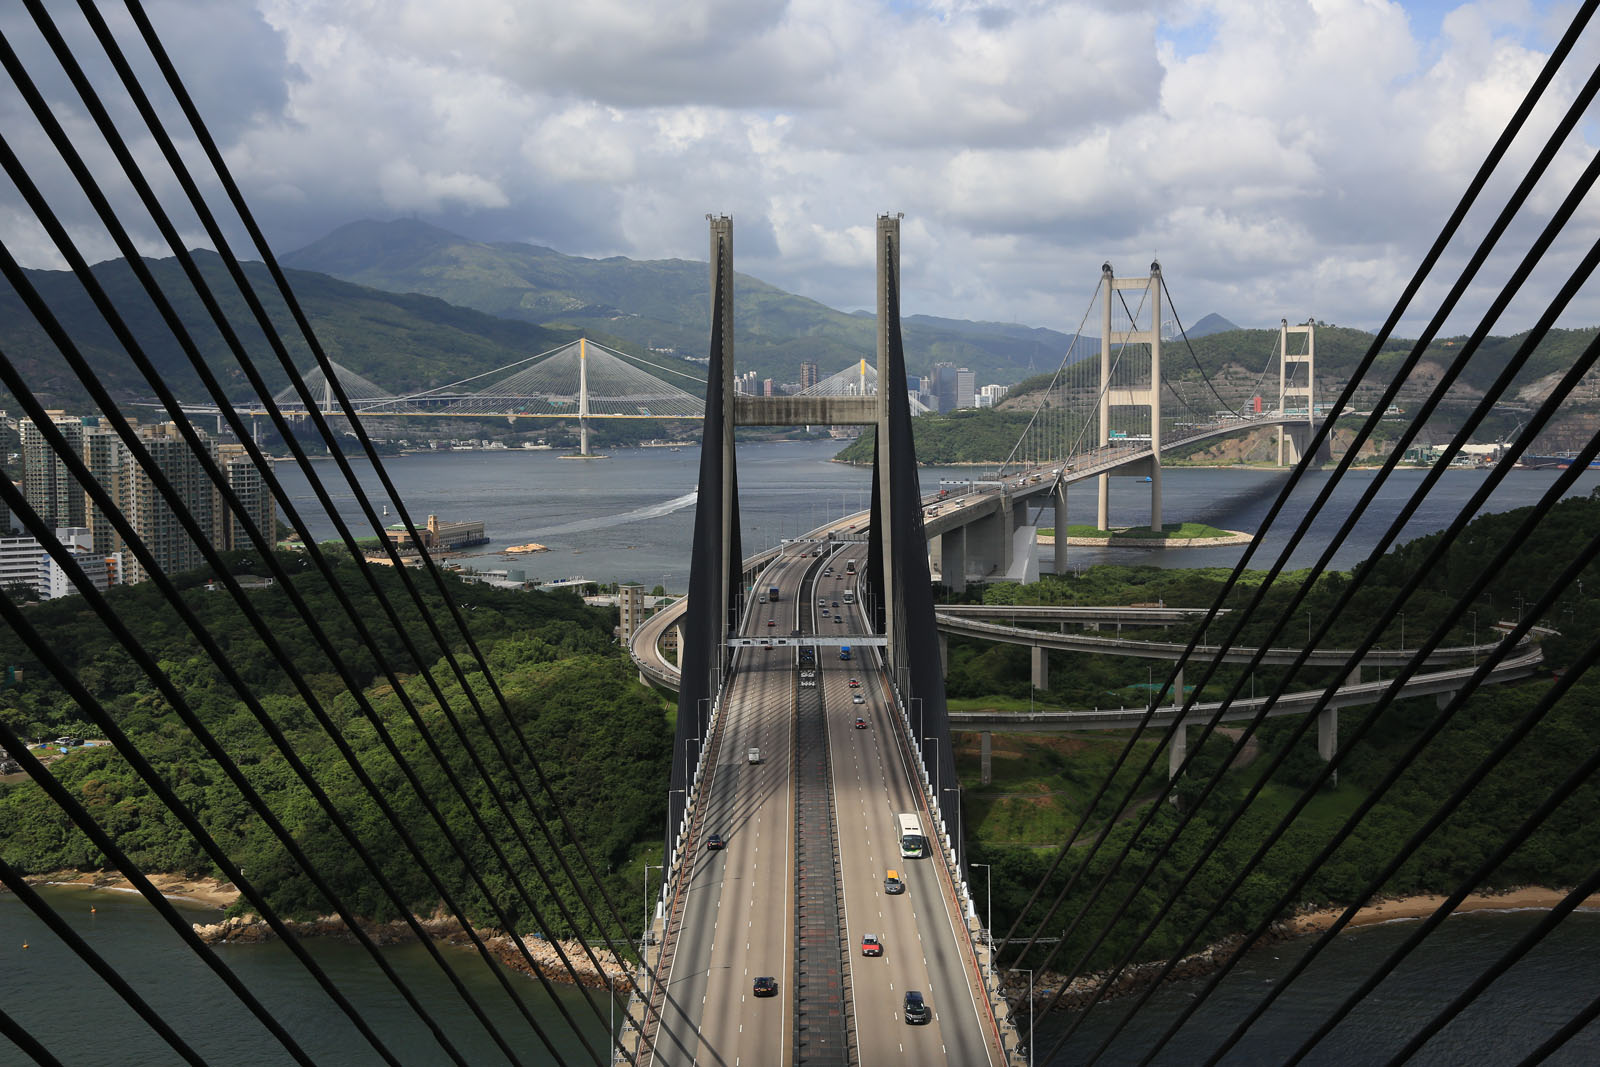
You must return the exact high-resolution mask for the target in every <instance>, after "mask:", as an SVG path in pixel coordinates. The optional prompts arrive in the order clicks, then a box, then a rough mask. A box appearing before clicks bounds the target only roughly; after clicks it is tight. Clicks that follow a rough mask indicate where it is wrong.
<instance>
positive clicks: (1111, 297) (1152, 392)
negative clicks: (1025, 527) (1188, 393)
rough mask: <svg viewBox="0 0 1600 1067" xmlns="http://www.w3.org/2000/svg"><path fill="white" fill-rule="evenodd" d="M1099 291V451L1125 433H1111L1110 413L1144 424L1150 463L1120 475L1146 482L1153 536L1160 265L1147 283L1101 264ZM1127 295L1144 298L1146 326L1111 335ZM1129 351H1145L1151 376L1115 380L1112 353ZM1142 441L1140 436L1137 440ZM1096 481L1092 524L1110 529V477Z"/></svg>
mask: <svg viewBox="0 0 1600 1067" xmlns="http://www.w3.org/2000/svg"><path fill="white" fill-rule="evenodd" d="M1100 272H1101V276H1102V277H1101V282H1102V284H1101V288H1102V289H1103V290H1104V291H1105V302H1104V303H1103V304H1102V305H1101V314H1100V412H1099V419H1098V421H1099V424H1100V447H1101V448H1102V449H1108V448H1110V447H1111V446H1112V445H1113V443H1115V442H1119V441H1122V440H1123V439H1124V438H1125V437H1126V436H1127V433H1126V431H1124V430H1113V429H1112V428H1111V423H1112V409H1113V408H1118V409H1124V410H1125V409H1129V408H1132V409H1134V414H1133V415H1132V417H1131V418H1129V416H1126V415H1123V416H1122V418H1123V419H1125V420H1127V422H1128V425H1131V426H1136V427H1139V428H1140V429H1142V428H1143V426H1142V425H1141V423H1143V422H1145V421H1146V420H1147V421H1148V425H1149V437H1150V458H1149V459H1148V460H1146V461H1143V462H1141V463H1139V464H1137V465H1130V466H1129V467H1127V468H1125V469H1123V470H1121V471H1119V473H1120V474H1124V475H1129V474H1131V475H1135V476H1138V475H1144V476H1147V477H1148V478H1149V480H1150V529H1151V530H1153V531H1155V532H1156V533H1160V532H1161V264H1160V263H1159V262H1152V263H1151V264H1150V275H1149V277H1146V278H1118V277H1117V276H1116V275H1115V274H1114V273H1113V272H1112V270H1111V264H1110V263H1106V264H1103V265H1102V266H1101V268H1100ZM1129 290H1132V291H1135V292H1139V291H1142V292H1143V297H1142V298H1141V300H1140V306H1141V307H1142V306H1144V305H1145V304H1148V305H1149V307H1150V325H1149V326H1148V327H1147V328H1145V329H1140V328H1139V324H1138V323H1137V322H1135V321H1130V322H1129V323H1128V329H1126V330H1116V331H1113V330H1112V328H1111V309H1112V305H1113V303H1115V302H1118V301H1120V300H1121V295H1120V294H1121V293H1123V292H1127V291H1129ZM1128 345H1148V346H1149V347H1150V373H1149V375H1148V376H1145V375H1143V374H1139V373H1138V370H1137V368H1133V369H1132V371H1131V373H1130V372H1124V374H1123V375H1121V376H1119V375H1118V373H1117V370H1118V364H1120V363H1121V357H1120V356H1119V357H1118V359H1117V360H1116V361H1113V359H1112V349H1113V348H1116V349H1118V350H1122V349H1125V348H1126V347H1127V346H1128ZM1140 436H1143V435H1140ZM1096 481H1097V486H1096V488H1097V493H1096V497H1097V502H1098V508H1097V510H1096V519H1097V522H1098V525H1099V528H1100V529H1102V530H1106V529H1110V526H1111V475H1110V474H1102V475H1100V477H1099V478H1098V479H1097V480H1096Z"/></svg>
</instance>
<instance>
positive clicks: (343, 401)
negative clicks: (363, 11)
mask: <svg viewBox="0 0 1600 1067" xmlns="http://www.w3.org/2000/svg"><path fill="white" fill-rule="evenodd" d="M126 6H127V8H128V11H129V13H130V15H131V16H132V17H133V19H134V22H135V24H136V25H137V27H138V29H139V32H140V34H141V36H142V37H143V39H144V41H145V43H146V46H147V47H148V48H149V50H150V53H151V57H152V59H153V60H154V61H155V62H156V65H157V67H158V68H159V69H160V70H161V71H162V74H163V76H164V78H165V79H166V82H167V85H168V87H169V89H170V91H171V92H172V94H173V96H174V99H175V100H176V101H177V102H178V104H179V106H180V108H181V109H182V111H183V113H184V115H185V118H186V120H187V121H188V122H189V125H190V127H191V129H193V131H194V133H195V136H196V138H197V140H198V142H199V144H200V146H201V148H202V150H203V151H204V153H205V155H206V157H207V159H208V160H209V161H210V164H211V166H212V168H213V171H214V172H215V174H216V176H217V178H218V180H219V182H220V183H221V185H222V187H223V188H224V190H225V191H226V193H227V195H228V198H229V201H230V203H231V204H232V205H233V208H234V210H235V212H236V214H237V215H238V217H239V219H240V221H241V223H242V224H243V225H244V227H245V228H246V230H247V232H248V233H249V234H250V237H251V240H252V242H253V243H254V245H255V246H256V248H257V250H258V251H259V252H260V254H261V256H262V260H263V262H264V264H265V265H266V267H267V269H268V271H269V272H270V273H271V275H272V277H273V280H274V282H275V284H276V286H277V288H278V291H279V293H280V295H281V296H282V298H283V299H284V301H285V304H286V306H287V307H288V308H289V310H290V312H291V314H292V315H293V317H294V319H295V322H296V324H297V327H298V328H299V330H300V333H301V335H302V336H303V337H304V339H305V340H306V342H307V344H308V346H309V347H310V349H311V351H312V353H313V355H314V356H315V357H316V359H317V362H318V365H319V366H321V367H322V368H323V369H324V373H327V366H328V362H329V361H328V358H327V355H326V353H325V352H324V351H323V350H322V347H321V345H320V344H319V343H318V341H317V338H316V336H315V333H314V332H313V331H312V330H311V327H310V323H309V321H308V320H307V318H306V316H305V313H304V311H303V310H302V309H301V307H300V304H299V301H298V300H297V299H296V298H295V295H294V292H293V290H292V289H291V288H290V286H289V285H288V281H287V279H286V278H285V276H284V274H283V271H282V269H281V267H280V266H279V265H278V262H277V259H276V257H275V256H274V255H273V254H272V251H271V248H270V246H269V245H268V244H267V242H266V239H265V237H264V235H263V234H262V233H261V230H260V227H259V226H258V225H257V223H256V222H255V219H254V216H253V214H252V213H251V212H250V210H249V207H248V205H247V204H246V203H245V201H244V198H243V195H242V194H241V193H240V191H239V189H238V186H237V184H236V183H235V181H234V180H233V177H232V175H231V173H230V172H229V170H228V168H227V166H226V164H225V162H224V161H223V159H222V155H221V152H220V151H219V150H218V149H217V146H216V143H215V141H214V140H213V139H212V137H211V135H210V132H209V130H208V129H207V128H206V126H205V123H204V121H203V119H202V118H201V116H200V114H199V112H198V109H197V108H196V107H195V105H194V101H193V99H192V97H191V96H190V95H189V93H188V91H187V89H186V88H185V87H184V85H183V82H182V79H181V78H179V77H178V74H177V71H176V69H175V67H174V66H173V64H172V62H171V59H170V57H169V56H168V55H167V53H166V50H165V48H164V46H163V45H162V44H161V42H160V39H159V37H158V36H157V35H156V33H155V31H154V28H153V27H152V26H151V24H150V22H149V20H148V18H147V16H146V15H145V13H144V11H143V8H142V6H141V5H140V4H139V2H138V0H126ZM156 135H157V138H158V140H159V141H161V142H163V145H164V150H170V142H169V140H168V139H167V138H166V137H165V134H164V133H163V132H161V131H159V130H158V131H156ZM225 258H227V259H229V260H230V262H231V259H232V257H231V255H230V256H227V257H225ZM247 298H248V299H251V300H252V301H253V299H254V298H253V295H252V296H249V297H247ZM269 336H271V337H273V338H274V339H275V334H272V335H269ZM274 350H275V352H276V354H277V355H278V358H279V360H280V363H282V364H285V366H286V370H288V372H289V373H290V374H291V376H292V377H297V375H296V373H295V371H294V368H293V365H292V363H291V362H289V360H288V355H287V352H285V351H283V350H282V348H281V345H278V344H275V345H274ZM330 388H331V390H332V392H333V393H334V394H335V396H336V397H337V399H338V400H339V403H340V407H341V410H343V411H345V412H346V413H347V415H349V417H350V418H351V425H352V428H353V431H354V432H355V433H356V435H357V439H358V441H359V442H360V443H361V445H362V448H363V450H364V451H365V454H366V456H367V458H368V460H369V461H370V462H371V464H372V467H373V470H374V472H375V473H376V474H377V475H378V477H379V479H380V481H381V482H382V484H383V486H384V489H385V491H386V492H387V493H388V494H389V496H390V499H391V500H393V501H394V503H395V505H396V510H397V512H398V514H399V517H400V518H401V520H402V523H403V524H404V526H405V527H406V530H407V532H408V533H409V535H410V536H411V538H412V541H413V543H415V544H417V545H418V553H419V556H420V558H421V560H422V563H423V565H424V569H426V570H427V571H429V573H430V574H431V575H432V577H433V580H434V584H435V587H436V589H437V590H438V592H439V594H440V596H441V597H442V599H443V602H444V605H445V607H446V609H447V610H448V611H449V613H450V616H451V619H452V621H453V623H454V624H455V626H456V628H457V629H458V630H459V632H460V633H461V635H462V637H463V639H464V640H465V641H466V644H467V647H468V649H469V650H470V652H471V653H472V656H473V658H474V659H475V660H476V662H477V663H478V664H479V666H480V669H481V672H482V678H483V679H484V681H485V682H486V683H487V685H488V686H489V688H490V691H491V692H492V694H493V695H494V697H495V699H496V701H497V702H498V704H499V706H500V708H501V711H502V713H503V714H504V715H505V717H506V721H507V723H508V725H509V726H510V728H511V730H512V733H513V735H514V736H515V737H516V739H517V742H518V744H519V745H520V747H521V749H522V752H523V754H524V756H525V757H526V758H527V760H528V762H529V765H530V766H531V767H532V768H533V770H534V774H535V776H536V777H537V778H538V780H539V784H540V787H541V788H542V789H543V790H544V791H545V793H546V795H547V796H549V797H550V798H551V800H552V806H553V807H554V810H555V812H556V815H557V818H558V819H559V820H560V822H561V825H562V828H563V830H564V831H565V833H566V835H567V840H568V845H569V847H571V848H572V849H573V851H574V852H576V853H577V855H578V858H579V860H580V861H581V863H582V864H583V866H584V869H585V872H586V873H587V875H588V878H589V880H590V881H589V884H590V885H592V886H593V887H594V888H595V889H596V890H597V891H598V893H599V895H600V897H601V899H602V901H603V902H604V904H605V906H606V909H607V911H609V913H610V916H611V918H612V921H613V922H614V923H615V924H616V928H617V929H619V930H622V929H626V928H627V924H626V922H625V921H624V920H623V919H622V917H621V911H620V909H618V908H617V906H616V902H615V901H614V900H613V899H612V897H611V894H610V893H609V892H608V890H607V889H606V886H605V884H604V882H603V881H602V880H601V879H600V877H599V874H598V872H597V871H596V870H595V867H594V863H593V860H592V859H591V858H590V856H589V854H588V850H587V849H585V848H584V847H583V843H582V839H581V837H580V836H579V835H578V834H577V833H576V831H575V830H574V829H573V827H572V824H571V821H570V819H569V818H568V816H567V812H566V809H565V806H564V805H563V804H562V803H561V802H560V798H559V796H558V795H557V794H556V793H555V791H554V789H553V788H552V786H551V784H550V782H549V779H548V777H547V776H546V775H545V772H544V769H543V767H542V765H541V764H540V762H539V760H538V759H537V758H536V756H535V755H534V752H533V748H532V746H531V745H530V743H529V742H528V739H527V736H526V734H525V733H524V732H523V730H522V729H521V727H520V725H519V724H518V723H517V722H516V720H515V718H514V717H513V716H512V715H511V713H510V709H509V706H508V704H507V702H506V700H505V696H504V694H503V693H502V692H501V690H500V687H499V684H498V682H497V681H496V679H495V677H494V674H493V672H492V671H490V670H489V667H488V663H487V660H486V659H485V657H484V656H483V653H482V650H481V649H480V648H479V647H478V644H477V642H476V640H475V639H474V638H473V637H472V634H471V632H470V631H469V630H468V628H467V626H466V622H465V619H464V618H463V617H462V615H461V611H460V608H459V605H457V604H456V602H455V600H454V598H453V597H452V596H451V595H450V592H449V589H448V587H447V586H446V585H445V584H444V581H443V578H442V577H441V575H440V574H439V572H438V569H437V568H436V567H434V566H433V564H432V560H431V558H430V556H429V553H428V552H427V549H426V547H424V546H423V545H422V544H421V539H420V538H419V537H418V535H417V530H416V527H415V525H414V524H413V523H412V521H411V518H410V516H409V515H408V514H407V512H406V510H405V507H404V505H403V502H402V501H401V500H400V497H399V493H398V492H397V490H396V489H395V487H394V484H393V482H392V481H391V480H390V478H389V476H388V473H387V470H386V469H385V467H384V465H383V463H382V461H381V460H380V458H379V456H378V454H377V450H376V449H375V448H374V447H373V445H372V442H371V441H370V439H368V437H367V435H366V433H365V431H364V429H363V428H362V426H361V424H360V421H359V419H356V418H354V416H353V413H351V411H350V405H349V402H348V399H347V398H346V397H345V396H344V394H343V390H342V389H341V388H340V386H339V383H338V381H337V379H336V378H333V379H330ZM309 414H310V416H311V418H312V420H313V421H314V422H315V423H316V424H317V425H318V427H319V428H320V430H321V432H323V433H324V434H326V433H327V432H328V428H327V424H326V422H325V421H324V420H323V419H322V416H321V414H320V412H318V411H317V410H316V408H315V405H314V404H313V405H312V406H311V410H310V412H309ZM333 458H334V460H335V462H336V464H337V465H338V466H339V468H340V470H341V472H342V473H343V474H344V475H345V477H346V479H347V481H349V482H350V483H351V484H352V485H353V486H355V485H357V484H358V483H357V482H356V479H355V477H354V472H353V471H352V470H351V468H350V466H349V463H348V461H347V460H346V458H345V457H344V455H343V452H342V450H338V449H335V450H333ZM357 498H358V500H359V501H360V503H361V504H362V508H363V511H364V512H365V514H366V515H367V518H368V520H369V522H371V523H372V524H373V526H374V528H377V529H379V530H380V533H381V529H382V523H381V522H380V521H379V520H378V517H377V515H376V514H375V513H374V512H373V510H372V507H371V505H370V502H368V501H367V500H366V498H365V496H364V495H362V494H360V493H359V490H358V494H357ZM389 551H390V555H391V559H393V560H394V561H395V562H396V564H397V569H398V570H399V573H400V576H401V579H402V581H403V582H404V584H405V585H406V586H407V588H408V589H409V590H410V591H411V593H412V595H413V597H414V598H418V599H420V598H419V597H418V593H417V591H416V589H415V587H414V585H413V583H412V581H411V577H410V574H409V572H408V571H407V570H406V569H405V568H403V567H399V566H398V564H399V560H398V558H397V557H396V556H395V555H394V549H393V546H392V545H390V546H389ZM424 622H425V623H426V625H427V626H428V628H429V630H430V631H431V632H432V633H433V635H434V636H435V638H436V640H438V641H439V643H440V645H441V647H443V648H444V651H445V658H446V660H447V661H448V662H449V663H450V665H451V667H452V669H453V670H454V671H455V672H456V674H457V676H458V677H464V674H463V672H462V671H461V668H460V665H459V663H458V662H457V661H456V659H455V656H454V654H453V652H451V651H450V649H449V647H448V645H447V643H446V642H444V640H443V638H442V635H441V634H440V632H439V630H438V628H437V626H436V625H435V623H434V620H433V617H432V614H431V613H428V614H425V615H424ZM467 692H468V695H469V697H471V698H472V699H474V700H475V699H476V698H475V694H473V693H472V691H471V689H470V687H467ZM490 736H491V737H493V736H494V735H493V734H492V733H491V735H490ZM555 857H556V859H557V862H558V863H559V864H560V866H561V867H562V870H563V871H564V872H565V873H566V874H567V876H568V878H569V879H571V880H572V881H573V883H574V885H581V883H578V881H577V879H576V875H575V873H574V872H573V871H572V869H571V866H570V864H569V863H568V860H567V857H566V853H565V851H564V850H562V849H557V850H556V851H555ZM580 899H583V900H584V901H585V904H586V907H587V906H588V905H587V896H586V895H584V894H582V892H581V888H580ZM630 984H633V985H634V988H637V985H636V983H633V981H632V976H631V975H630Z"/></svg>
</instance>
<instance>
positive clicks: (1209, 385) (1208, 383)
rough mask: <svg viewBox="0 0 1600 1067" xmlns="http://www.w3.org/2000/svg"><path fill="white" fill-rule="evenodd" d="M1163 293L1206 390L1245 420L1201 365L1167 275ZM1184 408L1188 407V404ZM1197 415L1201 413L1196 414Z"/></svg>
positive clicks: (1231, 411)
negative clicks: (1223, 395)
mask: <svg viewBox="0 0 1600 1067" xmlns="http://www.w3.org/2000/svg"><path fill="white" fill-rule="evenodd" d="M1161 291H1162V292H1163V293H1165V294H1167V307H1169V308H1171V309H1172V321H1173V322H1176V323H1177V324H1178V333H1179V334H1180V335H1181V336H1182V337H1183V344H1184V347H1185V348H1187V349H1188V350H1189V359H1190V360H1191V361H1193V363H1194V369H1195V370H1197V371H1199V372H1200V377H1201V379H1202V380H1203V381H1204V382H1205V383H1206V388H1207V389H1210V390H1211V395H1212V396H1214V397H1216V398H1217V403H1219V404H1221V405H1222V406H1223V407H1224V408H1226V409H1227V410H1228V411H1229V412H1230V413H1231V414H1233V415H1235V416H1237V417H1238V418H1241V419H1242V418H1244V415H1243V414H1241V413H1240V412H1239V410H1238V409H1237V408H1235V407H1234V406H1233V405H1232V404H1230V403H1228V402H1227V401H1226V400H1224V399H1222V394H1221V393H1219V392H1217V387H1216V386H1215V385H1214V384H1212V381H1211V376H1210V375H1209V374H1207V373H1206V369H1205V367H1203V366H1201V365H1200V357H1199V355H1197V354H1196V353H1195V350H1194V345H1193V344H1191V343H1190V342H1189V331H1188V330H1186V329H1184V328H1183V319H1182V318H1180V317H1179V316H1178V305H1177V304H1175V303H1173V302H1172V290H1171V289H1168V288H1167V276H1166V275H1165V274H1163V275H1162V276H1161ZM1263 373H1264V372H1263ZM1184 406H1185V407H1188V405H1187V404H1185V405H1184ZM1189 410H1190V411H1194V408H1192V407H1191V408H1189ZM1196 414H1199V413H1198V412H1196Z"/></svg>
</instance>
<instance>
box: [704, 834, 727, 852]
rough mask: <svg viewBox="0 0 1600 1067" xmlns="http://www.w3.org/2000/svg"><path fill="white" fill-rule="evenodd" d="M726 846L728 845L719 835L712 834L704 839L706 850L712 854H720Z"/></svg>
mask: <svg viewBox="0 0 1600 1067" xmlns="http://www.w3.org/2000/svg"><path fill="white" fill-rule="evenodd" d="M727 845H728V843H727V842H726V841H724V840H723V839H722V835H721V834H712V835H711V836H710V837H708V838H706V848H709V849H710V850H711V851H712V852H721V851H722V850H723V849H724V848H726V847H727Z"/></svg>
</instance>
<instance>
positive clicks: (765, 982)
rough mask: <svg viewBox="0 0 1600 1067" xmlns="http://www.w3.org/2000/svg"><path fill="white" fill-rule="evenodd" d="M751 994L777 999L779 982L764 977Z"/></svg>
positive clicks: (766, 976)
mask: <svg viewBox="0 0 1600 1067" xmlns="http://www.w3.org/2000/svg"><path fill="white" fill-rule="evenodd" d="M751 992H752V993H754V994H755V995H756V996H758V997H775V996H777V995H778V980H777V979H776V978H774V977H772V976H771V975H763V976H762V977H760V978H757V979H756V981H755V985H754V987H753V988H752V989H751ZM919 995H920V994H919Z"/></svg>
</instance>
